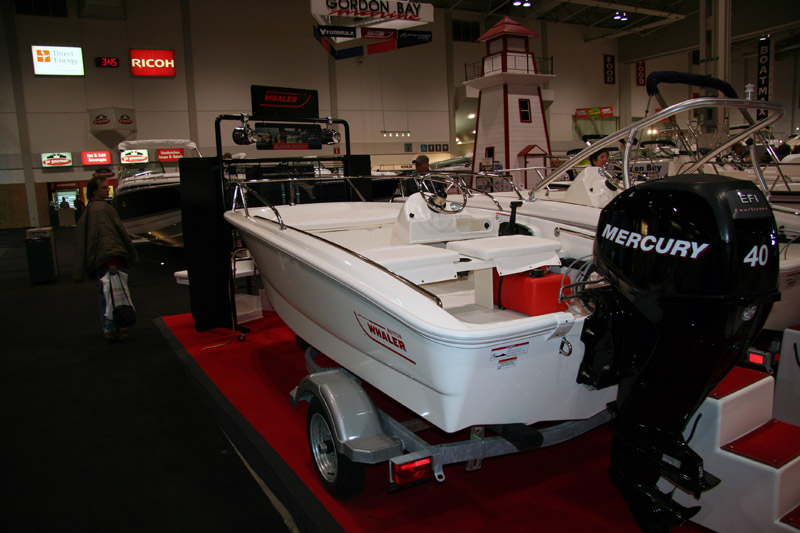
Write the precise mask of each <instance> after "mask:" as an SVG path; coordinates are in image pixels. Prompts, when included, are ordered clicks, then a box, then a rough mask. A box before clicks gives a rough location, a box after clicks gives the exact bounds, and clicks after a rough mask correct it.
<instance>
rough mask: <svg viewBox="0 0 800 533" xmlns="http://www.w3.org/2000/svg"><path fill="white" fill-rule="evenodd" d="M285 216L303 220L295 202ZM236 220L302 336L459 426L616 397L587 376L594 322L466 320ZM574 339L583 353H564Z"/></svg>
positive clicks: (366, 271) (558, 416) (560, 411)
mask: <svg viewBox="0 0 800 533" xmlns="http://www.w3.org/2000/svg"><path fill="white" fill-rule="evenodd" d="M281 214H282V215H283V216H284V217H287V215H288V216H289V218H291V216H290V215H291V209H287V208H281ZM226 219H228V221H229V222H231V223H232V224H233V225H234V226H236V227H237V228H239V229H240V231H241V232H242V235H243V237H244V240H245V243H246V244H247V246H248V249H249V250H250V252H251V254H252V255H253V257H254V259H255V261H256V264H258V266H259V271H260V272H261V275H262V278H263V281H264V286H265V288H266V290H267V292H268V295H269V298H270V302H271V303H272V305H273V307H274V308H275V310H276V311H277V312H278V314H279V315H280V316H281V318H282V319H283V320H284V321H285V322H286V324H287V325H288V326H289V327H290V328H291V329H292V330H293V331H294V332H295V333H296V334H297V335H299V336H300V337H302V338H303V339H304V340H306V341H307V342H308V343H310V344H311V345H312V346H314V347H315V348H317V349H319V350H320V351H321V352H323V353H325V354H326V355H327V356H328V357H330V358H331V359H333V360H334V361H336V362H337V363H338V364H340V365H342V366H343V367H345V368H347V369H348V370H349V371H351V372H353V373H354V374H356V375H357V376H359V377H360V378H362V379H364V380H365V381H367V382H369V383H370V384H371V385H373V386H375V387H376V388H378V389H379V390H381V391H382V392H384V393H386V394H387V395H389V396H390V397H392V398H394V399H395V400H397V401H399V402H400V403H401V404H403V405H405V406H406V407H408V408H409V409H411V410H412V411H414V412H415V413H417V414H418V415H419V416H421V417H422V418H424V419H426V420H428V421H429V422H431V423H432V424H434V425H436V426H437V427H439V428H441V429H443V430H445V431H447V432H454V431H457V430H460V429H463V428H466V427H470V426H474V425H483V424H506V423H524V424H532V423H535V422H540V421H552V420H573V419H584V418H589V417H591V416H593V415H594V414H596V413H598V412H600V411H602V410H603V409H605V406H606V404H607V403H608V402H609V401H612V400H613V399H614V397H615V395H616V387H610V388H608V389H605V390H602V391H594V390H589V389H588V388H585V387H584V386H582V385H578V384H577V383H576V380H575V378H576V376H577V372H578V368H579V366H580V361H581V359H582V357H583V353H582V344H581V342H580V339H579V337H580V331H581V325H582V319H578V320H575V318H574V317H573V315H572V314H571V313H569V312H562V313H552V314H549V315H543V316H541V317H524V318H521V319H520V320H516V321H510V322H508V323H505V324H503V325H502V326H501V327H489V326H488V325H482V324H469V323H464V322H462V321H460V320H458V319H456V318H454V317H453V316H452V315H450V314H449V313H448V312H447V311H446V310H444V309H442V308H440V307H438V306H437V305H436V303H434V302H433V301H432V300H430V299H429V298H426V297H425V296H424V295H422V294H420V293H418V292H416V291H414V290H411V289H409V288H408V287H407V286H405V285H404V284H403V283H401V282H399V281H397V280H396V279H393V278H392V277H391V276H390V275H388V274H386V273H385V272H381V271H380V270H378V269H374V268H369V267H368V266H367V265H366V263H363V264H362V263H361V262H360V261H359V260H357V259H355V258H354V256H352V255H349V254H347V253H345V252H342V251H341V250H338V249H336V248H335V247H333V246H330V245H328V244H325V243H321V244H320V243H319V242H314V241H315V239H313V238H311V237H309V236H307V235H304V234H302V233H299V232H294V231H292V230H291V229H287V230H284V231H281V230H280V229H279V227H278V225H277V224H274V223H269V222H264V223H261V224H259V225H254V224H252V223H251V222H250V221H248V220H247V219H246V218H245V217H244V216H242V214H240V213H227V214H226ZM378 288H379V289H380V290H378ZM562 340H563V342H564V343H565V345H567V344H568V345H571V346H572V353H571V355H569V356H565V355H560V354H559V349H560V347H561V346H562Z"/></svg>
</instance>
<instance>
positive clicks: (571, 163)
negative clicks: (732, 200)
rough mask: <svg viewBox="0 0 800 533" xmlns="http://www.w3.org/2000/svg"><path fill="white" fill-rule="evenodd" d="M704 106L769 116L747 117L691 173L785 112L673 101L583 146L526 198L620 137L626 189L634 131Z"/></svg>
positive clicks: (719, 101) (721, 101) (739, 103)
mask: <svg viewBox="0 0 800 533" xmlns="http://www.w3.org/2000/svg"><path fill="white" fill-rule="evenodd" d="M703 108H736V109H740V110H741V111H742V113H743V114H744V115H745V116H746V117H750V115H749V113H748V112H747V110H749V109H756V110H763V111H768V115H767V117H765V118H763V119H761V120H759V121H754V120H753V119H752V118H751V119H750V120H751V121H752V123H751V124H750V125H749V127H747V128H746V129H745V130H744V131H743V132H742V133H738V134H734V135H732V136H731V137H729V138H728V140H727V141H725V142H723V143H721V144H719V145H718V146H717V147H715V148H713V149H711V150H710V151H709V152H708V153H706V154H705V155H704V156H702V157H701V158H700V159H699V160H697V161H696V162H695V163H694V164H692V165H691V166H690V167H689V168H688V169H687V170H686V173H692V172H695V171H697V170H698V169H700V168H702V167H703V166H704V165H706V164H708V163H709V162H710V161H711V160H713V159H714V158H716V157H717V156H719V155H720V154H721V153H722V152H724V151H725V150H728V149H730V148H731V147H732V146H733V145H734V144H736V143H737V142H742V141H744V140H745V139H748V138H752V137H754V136H757V135H758V134H759V132H760V131H761V130H763V129H764V128H766V127H767V126H769V125H770V124H772V123H774V122H775V121H777V120H778V119H780V118H781V117H782V116H783V115H784V113H785V112H786V107H785V106H783V105H781V104H778V103H774V102H763V101H754V100H743V99H731V98H712V97H706V98H696V99H693V100H687V101H685V102H680V103H677V104H673V105H671V106H669V107H667V108H666V109H663V110H661V111H659V112H658V113H654V114H653V115H651V116H649V117H645V118H643V119H641V120H638V121H636V122H634V123H633V124H631V125H629V126H626V127H624V128H622V129H620V130H618V131H616V132H614V133H612V134H609V135H607V136H605V137H603V138H602V139H600V140H598V141H596V142H594V143H592V145H591V146H588V147H586V148H584V149H583V150H581V151H580V152H578V153H577V154H575V155H574V156H573V157H572V158H571V159H570V160H568V161H566V162H565V163H563V164H562V165H560V166H558V167H556V168H555V169H554V170H553V172H552V173H550V174H549V175H548V176H546V177H545V178H544V179H542V181H540V182H539V183H537V184H536V185H534V187H533V188H532V189H531V192H530V198H529V199H531V200H533V199H534V198H535V192H536V191H540V190H542V189H543V188H545V187H547V186H548V185H549V184H550V183H552V182H554V181H557V180H559V179H563V178H564V177H565V176H566V175H567V172H568V171H569V170H571V169H573V168H574V167H575V166H577V165H578V164H579V163H580V162H581V161H584V160H586V159H588V158H589V156H590V155H592V154H593V153H595V152H597V151H598V150H600V149H602V148H608V147H610V146H612V145H613V146H616V144H617V143H618V142H619V141H621V140H624V141H625V149H624V154H623V160H622V175H623V182H624V186H625V188H629V187H630V186H631V178H630V166H631V154H632V152H633V151H634V150H635V149H636V148H635V145H636V142H635V141H636V140H637V134H639V133H641V132H642V131H646V130H647V128H648V127H649V126H651V125H653V124H657V123H659V122H661V121H664V120H667V119H669V118H670V117H674V116H675V115H676V114H678V113H682V112H686V111H692V110H695V109H703ZM773 153H774V152H773ZM752 154H753V157H755V150H754V149H752ZM754 169H755V170H756V176H757V178H758V180H759V183H760V185H761V186H762V189H764V193H765V194H766V195H767V197H768V198H769V190H768V187H767V185H766V182H765V181H764V177H763V175H762V174H761V172H760V169H758V166H756V167H754Z"/></svg>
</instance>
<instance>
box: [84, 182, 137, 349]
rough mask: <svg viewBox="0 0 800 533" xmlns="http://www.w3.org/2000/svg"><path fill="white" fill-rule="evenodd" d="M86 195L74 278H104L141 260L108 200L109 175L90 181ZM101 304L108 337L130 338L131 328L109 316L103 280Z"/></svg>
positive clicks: (99, 302) (102, 319)
mask: <svg viewBox="0 0 800 533" xmlns="http://www.w3.org/2000/svg"><path fill="white" fill-rule="evenodd" d="M86 196H87V197H88V198H89V205H87V206H86V209H84V211H83V215H82V216H81V218H80V220H78V227H77V229H76V234H75V249H74V252H75V263H74V268H73V272H72V277H73V279H74V280H75V281H76V282H82V281H83V280H84V277H85V276H86V275H87V274H88V275H89V277H92V278H95V279H97V280H102V278H103V276H105V274H106V273H110V274H111V275H112V276H113V275H116V274H117V273H118V272H120V270H121V269H122V268H127V267H128V266H129V265H130V264H132V263H136V262H138V261H139V256H138V254H137V253H136V248H134V246H133V242H132V241H131V238H130V235H128V232H127V230H126V229H125V226H124V225H123V224H122V220H121V219H120V218H119V215H118V214H117V211H116V210H115V209H114V208H113V207H112V206H111V205H110V204H109V203H108V202H107V201H106V200H108V196H109V193H108V182H107V181H106V178H101V177H93V178H92V179H91V180H89V184H88V185H87V186H86ZM98 305H99V307H100V321H101V324H102V326H103V335H104V336H105V338H106V339H107V340H110V341H113V340H121V339H124V338H127V336H128V332H127V330H126V329H125V328H120V327H119V325H118V324H117V323H116V322H114V320H113V319H111V318H109V317H108V316H107V313H106V297H105V293H104V291H103V282H102V281H101V282H100V296H99V298H98Z"/></svg>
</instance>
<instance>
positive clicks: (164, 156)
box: [156, 148, 183, 161]
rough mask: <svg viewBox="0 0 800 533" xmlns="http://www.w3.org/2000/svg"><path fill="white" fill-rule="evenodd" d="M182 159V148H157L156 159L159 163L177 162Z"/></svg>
mask: <svg viewBox="0 0 800 533" xmlns="http://www.w3.org/2000/svg"><path fill="white" fill-rule="evenodd" d="M181 158H183V148H159V149H158V150H156V159H158V160H159V161H177V160H179V159H181Z"/></svg>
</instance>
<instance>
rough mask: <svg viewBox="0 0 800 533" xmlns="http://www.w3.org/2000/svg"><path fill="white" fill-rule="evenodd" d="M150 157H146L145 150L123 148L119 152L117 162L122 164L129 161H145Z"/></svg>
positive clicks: (129, 162)
mask: <svg viewBox="0 0 800 533" xmlns="http://www.w3.org/2000/svg"><path fill="white" fill-rule="evenodd" d="M149 160H150V159H149V158H148V157H147V150H123V151H122V152H120V154H119V162H120V163H122V164H123V165H129V164H131V163H147V162H148V161H149Z"/></svg>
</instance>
